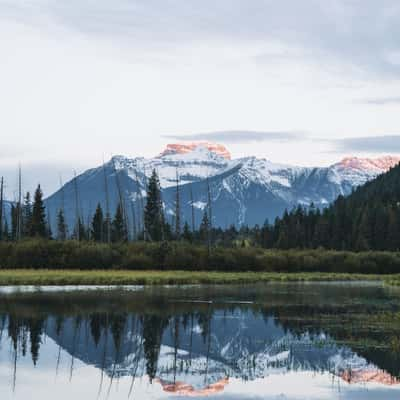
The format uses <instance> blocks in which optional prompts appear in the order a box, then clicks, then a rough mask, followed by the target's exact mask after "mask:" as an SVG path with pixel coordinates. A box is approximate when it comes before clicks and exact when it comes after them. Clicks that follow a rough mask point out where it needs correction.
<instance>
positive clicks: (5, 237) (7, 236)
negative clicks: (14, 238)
mask: <svg viewBox="0 0 400 400" xmlns="http://www.w3.org/2000/svg"><path fill="white" fill-rule="evenodd" d="M2 240H5V241H9V240H10V230H9V228H8V220H7V218H4V225H3V236H2Z"/></svg>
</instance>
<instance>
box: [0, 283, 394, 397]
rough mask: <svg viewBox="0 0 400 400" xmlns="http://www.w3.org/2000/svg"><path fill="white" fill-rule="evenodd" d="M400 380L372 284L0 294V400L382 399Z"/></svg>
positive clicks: (390, 294)
mask: <svg viewBox="0 0 400 400" xmlns="http://www.w3.org/2000/svg"><path fill="white" fill-rule="evenodd" d="M78 289H79V290H78ZM399 378H400V290H399V289H398V288H389V287H384V286H382V285H381V284H378V283H307V284H295V283H290V284H281V283H274V284H263V285H251V286H218V287H215V286H214V287H211V286H187V287H182V288H177V287H152V288H141V287H132V288H123V289H122V288H119V289H105V288H97V289H90V290H89V288H73V287H72V288H67V289H66V288H63V289H61V288H48V289H42V290H41V291H38V290H37V289H35V288H24V289H23V290H17V289H10V288H7V289H6V288H3V289H1V288H0V399H1V400H8V399H13V400H22V399H24V400H25V399H32V400H35V399H40V400H48V399H49V400H50V399H52V400H53V399H57V400H71V399H73V400H78V399H85V400H87V399H94V400H97V399H110V400H114V399H130V398H131V399H140V400H146V399H164V398H169V399H177V398H179V399H181V398H183V399H184V398H201V397H205V396H207V398H208V399H214V398H215V399H230V400H239V399H315V400H317V399H318V400H323V399H379V400H385V399H400V380H399Z"/></svg>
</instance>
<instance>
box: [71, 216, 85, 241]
mask: <svg viewBox="0 0 400 400" xmlns="http://www.w3.org/2000/svg"><path fill="white" fill-rule="evenodd" d="M73 238H74V239H75V240H78V241H80V242H82V241H84V240H86V239H87V231H86V228H85V225H84V224H83V222H82V220H81V218H80V217H79V218H78V220H77V222H76V224H75V228H74V234H73Z"/></svg>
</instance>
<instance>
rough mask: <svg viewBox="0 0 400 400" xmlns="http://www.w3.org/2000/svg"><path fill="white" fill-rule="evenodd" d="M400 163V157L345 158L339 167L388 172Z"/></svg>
mask: <svg viewBox="0 0 400 400" xmlns="http://www.w3.org/2000/svg"><path fill="white" fill-rule="evenodd" d="M399 163H400V157H393V156H385V157H380V158H358V157H347V158H344V159H343V160H342V161H341V162H339V163H338V164H337V166H339V167H342V168H349V169H358V170H361V171H377V172H387V171H389V169H390V168H393V167H395V166H396V165H397V164H399Z"/></svg>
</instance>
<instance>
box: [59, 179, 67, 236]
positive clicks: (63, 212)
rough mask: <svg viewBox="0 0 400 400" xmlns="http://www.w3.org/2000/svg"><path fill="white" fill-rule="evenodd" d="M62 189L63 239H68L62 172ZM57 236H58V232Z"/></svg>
mask: <svg viewBox="0 0 400 400" xmlns="http://www.w3.org/2000/svg"><path fill="white" fill-rule="evenodd" d="M60 190H61V206H60V210H61V212H62V215H63V217H64V228H65V238H63V240H65V239H67V236H68V233H67V223H66V216H65V194H64V184H63V180H62V176H61V174H60ZM57 236H58V232H57ZM58 239H59V238H58Z"/></svg>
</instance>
